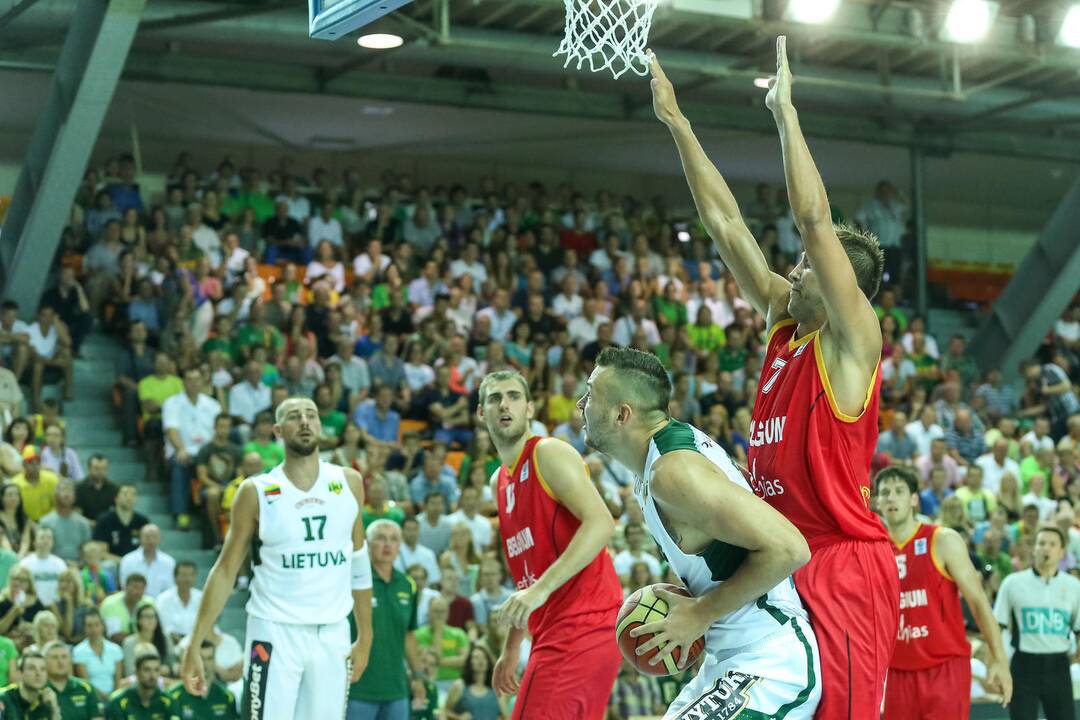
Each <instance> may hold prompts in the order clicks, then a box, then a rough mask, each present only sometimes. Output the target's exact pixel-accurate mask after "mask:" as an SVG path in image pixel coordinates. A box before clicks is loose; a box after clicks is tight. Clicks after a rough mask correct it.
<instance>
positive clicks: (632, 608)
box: [615, 583, 705, 677]
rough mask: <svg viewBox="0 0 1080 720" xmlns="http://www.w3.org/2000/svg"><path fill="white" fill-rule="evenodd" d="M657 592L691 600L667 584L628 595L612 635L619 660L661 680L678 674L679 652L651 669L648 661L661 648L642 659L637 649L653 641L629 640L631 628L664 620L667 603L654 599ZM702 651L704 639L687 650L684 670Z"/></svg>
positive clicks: (643, 637)
mask: <svg viewBox="0 0 1080 720" xmlns="http://www.w3.org/2000/svg"><path fill="white" fill-rule="evenodd" d="M658 589H659V590H666V591H668V592H669V593H673V594H675V595H682V596H684V597H691V595H690V593H689V592H688V591H687V590H686V588H681V587H679V586H677V585H672V584H671V583H657V584H655V585H647V586H646V587H643V588H641V589H640V590H638V591H636V592H634V593H632V594H631V595H630V597H628V598H626V600H625V601H624V602H623V606H622V609H620V610H619V618H618V620H617V621H616V622H615V634H616V636H617V637H618V641H619V650H621V651H622V656H623V658H625V659H626V661H627V662H628V663H630V664H631V665H633V666H634V667H636V668H637V669H638V670H639V671H640V672H643V673H646V674H648V675H657V676H660V677H663V676H665V675H674V674H676V673H678V672H679V665H680V664H681V663H680V662H679V661H680V660H681V659H682V649H681V648H675V649H674V650H673V651H672V652H671V654H669V655H668V656H667V657H665V658H664V659H663V661H662V662H658V663H657V664H655V665H651V664H649V660H651V659H652V658H653V656H654V655H656V654H657V653H658V652H660V651H661V650H662V649H663V648H660V647H656V648H653V649H651V650H649V651H647V652H646V653H645V654H644V655H638V654H637V649H638V648H639V647H640V646H642V645H644V644H645V643H647V642H649V640H651V639H652V638H653V634H645V635H639V636H638V637H630V631H631V630H633V629H634V628H636V627H640V626H642V625H648V624H649V623H654V622H656V621H658V620H661V619H663V618H665V617H667V614H668V604H667V601H665V600H664V599H663V598H661V597H659V596H658V595H657V593H656V591H657V590H658ZM704 649H705V638H704V636H702V637H699V638H698V639H697V640H695V641H694V642H693V644H692V645H691V646H690V652H689V653H688V655H689V657H688V658H687V660H686V664H685V666H684V667H690V666H691V665H693V664H694V662H696V661H697V659H698V656H699V655H701V651H702V650H704Z"/></svg>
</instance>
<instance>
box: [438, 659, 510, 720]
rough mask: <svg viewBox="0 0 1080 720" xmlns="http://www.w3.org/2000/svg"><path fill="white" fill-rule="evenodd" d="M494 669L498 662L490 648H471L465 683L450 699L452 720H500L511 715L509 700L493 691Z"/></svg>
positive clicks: (460, 682)
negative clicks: (492, 678)
mask: <svg viewBox="0 0 1080 720" xmlns="http://www.w3.org/2000/svg"><path fill="white" fill-rule="evenodd" d="M494 667H495V658H494V657H493V655H492V654H491V651H490V650H488V649H487V647H486V646H484V645H482V644H479V643H474V644H473V645H471V646H470V647H469V651H468V656H467V659H466V661H465V667H464V668H463V669H462V673H461V679H460V680H457V681H455V682H454V684H453V685H452V686H451V687H450V689H449V691H448V692H447V695H446V703H445V705H446V710H445V712H446V717H447V719H448V720H498V719H499V718H503V717H506V716H507V715H509V714H510V711H509V709H508V706H507V698H506V697H504V696H499V695H497V694H496V693H495V690H494V689H493V688H492V684H491V682H492V681H491V677H492V670H493V669H494Z"/></svg>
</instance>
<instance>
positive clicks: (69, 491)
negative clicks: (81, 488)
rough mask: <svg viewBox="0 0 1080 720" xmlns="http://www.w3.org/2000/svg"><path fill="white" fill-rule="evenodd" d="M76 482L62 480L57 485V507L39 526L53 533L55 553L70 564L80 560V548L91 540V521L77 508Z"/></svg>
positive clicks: (42, 519) (68, 479) (66, 479)
mask: <svg viewBox="0 0 1080 720" xmlns="http://www.w3.org/2000/svg"><path fill="white" fill-rule="evenodd" d="M75 488H76V486H75V481H73V480H71V479H70V478H67V477H64V478H60V480H59V483H58V484H57V485H56V505H55V507H54V508H53V511H52V512H51V513H49V514H48V515H45V516H44V517H43V518H41V522H39V524H38V526H39V528H40V529H48V530H51V531H52V533H53V538H54V541H55V548H54V552H55V553H56V555H57V556H58V557H60V558H62V559H64V560H67V561H68V562H77V561H78V560H79V548H80V547H82V544H83V543H85V542H86V541H89V540H90V538H91V527H90V521H89V520H87V519H86V518H85V517H83V516H82V513H80V512H79V511H78V510H76V507H75V500H76V494H75V493H76V489H75Z"/></svg>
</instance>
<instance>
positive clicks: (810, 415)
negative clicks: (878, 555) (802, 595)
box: [747, 320, 889, 551]
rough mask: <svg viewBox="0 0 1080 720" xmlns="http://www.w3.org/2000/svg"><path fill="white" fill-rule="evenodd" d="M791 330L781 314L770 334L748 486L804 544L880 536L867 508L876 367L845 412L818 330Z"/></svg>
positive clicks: (821, 544)
mask: <svg viewBox="0 0 1080 720" xmlns="http://www.w3.org/2000/svg"><path fill="white" fill-rule="evenodd" d="M794 335H795V322H794V321H793V320H784V321H781V322H779V323H777V324H776V325H775V326H774V327H773V329H772V332H771V333H770V336H769V342H768V348H767V352H766V355H765V363H764V365H763V367H762V369H761V379H760V381H759V382H758V391H757V399H756V400H755V401H754V410H753V414H752V416H751V421H750V437H749V438H748V440H749V443H750V452H749V453H748V458H747V461H748V463H749V465H750V468H749V469H750V475H751V487H753V489H754V492H755V493H757V495H758V496H759V497H761V498H763V499H764V500H765V501H766V502H768V503H769V504H770V505H772V506H773V507H775V508H776V509H777V510H779V511H780V512H781V513H783V515H784V517H786V518H787V519H788V520H790V521H791V523H792V524H793V525H795V527H797V528H799V530H800V531H801V532H802V534H803V536H804V537H805V538H806V542H807V543H808V544H809V545H810V550H811V551H813V550H817V549H818V548H822V547H825V546H826V545H830V544H832V543H834V542H838V541H840V540H881V541H887V540H888V539H889V538H888V533H886V532H885V528H884V527H883V526H882V524H881V521H880V520H879V519H878V517H877V515H875V514H874V513H873V512H871V511H870V459H871V458H872V457H873V454H874V448H875V447H876V446H877V439H878V393H879V390H880V387H881V373H880V371H875V373H874V379H873V382H871V383H870V388H869V390H868V391H867V402H866V409H865V410H864V411H863V414H862V415H860V416H859V417H851V416H848V415H845V414H844V413H842V412H840V410H839V409H838V408H837V407H836V402H835V400H834V398H833V393H832V386H831V385H830V384H829V377H828V375H827V374H826V373H825V359H824V357H823V355H822V349H821V341H820V339H819V337H818V333H817V332H816V331H815V332H812V333H810V334H808V335H806V336H804V337H802V338H800V339H798V340H795V339H794ZM879 370H880V367H879Z"/></svg>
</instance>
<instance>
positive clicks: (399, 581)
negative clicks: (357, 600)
mask: <svg viewBox="0 0 1080 720" xmlns="http://www.w3.org/2000/svg"><path fill="white" fill-rule="evenodd" d="M371 581H372V583H371V585H372V587H371V625H372V628H373V629H374V633H375V634H374V638H373V640H372V644H371V657H370V658H368V665H367V670H365V671H364V674H363V675H361V676H360V679H359V680H357V681H356V682H354V683H353V684H352V686H351V687H350V688H349V699H350V700H362V701H364V702H372V703H384V702H391V701H393V700H400V699H402V698H410V697H412V692H410V690H409V675H408V671H407V670H406V667H405V637H406V636H407V635H408V634H409V633H410V632H412V631H414V630H416V603H417V600H416V583H415V582H413V579H412V578H411V577H409V576H408V575H406V574H405V573H403V572H401V571H400V570H394V571H393V572H392V573H391V575H390V580H389V581H386V580H383V579H382V576H381V575H379V572H378V571H377V570H375V569H374V568H372V572H371ZM349 631H350V636H351V638H352V640H353V641H355V640H356V622H355V620H354V619H353V616H352V613H349Z"/></svg>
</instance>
